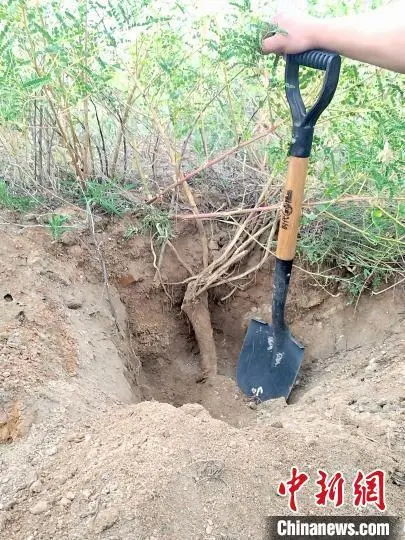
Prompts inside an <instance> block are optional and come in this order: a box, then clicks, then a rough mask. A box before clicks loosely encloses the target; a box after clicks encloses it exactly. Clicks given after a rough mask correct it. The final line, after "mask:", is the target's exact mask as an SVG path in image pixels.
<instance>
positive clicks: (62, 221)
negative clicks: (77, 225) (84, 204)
mask: <svg viewBox="0 0 405 540" xmlns="http://www.w3.org/2000/svg"><path fill="white" fill-rule="evenodd" d="M68 220H69V218H68V216H64V215H61V214H52V215H51V216H50V217H49V219H48V223H47V227H48V230H49V232H50V234H51V236H52V238H53V239H54V240H55V242H59V240H60V239H61V238H62V236H63V234H64V233H65V232H67V231H68V230H69V229H70V228H71V227H69V226H67V225H66V222H67V221H68Z"/></svg>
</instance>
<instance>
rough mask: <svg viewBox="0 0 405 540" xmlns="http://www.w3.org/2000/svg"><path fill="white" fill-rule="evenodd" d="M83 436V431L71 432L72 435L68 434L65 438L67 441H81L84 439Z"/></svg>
mask: <svg viewBox="0 0 405 540" xmlns="http://www.w3.org/2000/svg"><path fill="white" fill-rule="evenodd" d="M84 437H85V435H84V433H72V435H69V437H68V438H67V440H68V442H74V443H81V442H82V441H84Z"/></svg>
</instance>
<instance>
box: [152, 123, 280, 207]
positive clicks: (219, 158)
mask: <svg viewBox="0 0 405 540" xmlns="http://www.w3.org/2000/svg"><path fill="white" fill-rule="evenodd" d="M279 126H280V124H277V125H275V126H272V127H271V129H268V130H266V131H265V132H263V133H260V134H259V135H256V136H255V137H252V138H251V139H249V140H247V141H244V142H242V143H240V144H238V145H237V146H234V147H233V148H231V149H230V150H227V151H226V152H224V153H223V154H220V155H219V156H217V157H216V158H214V159H212V160H210V161H207V162H205V163H204V164H203V165H201V166H200V167H198V168H197V169H194V170H193V171H191V172H189V173H187V174H185V175H182V176H181V178H180V179H179V180H177V181H176V182H174V183H173V184H171V185H170V186H169V187H167V188H165V189H164V190H162V191H161V192H160V193H159V195H156V196H155V197H153V198H152V199H149V200H148V201H147V202H146V204H153V203H155V202H156V201H157V200H159V199H161V198H162V197H163V196H164V195H165V194H166V193H168V192H169V191H171V190H172V189H174V188H176V187H177V186H180V185H181V184H183V183H184V182H188V181H189V180H191V179H192V178H194V177H195V176H197V175H198V174H200V172H202V171H205V170H206V169H209V168H211V167H213V166H214V165H216V164H217V163H219V162H220V161H223V160H224V159H226V158H227V157H229V156H231V155H232V154H235V153H236V152H239V150H241V149H242V148H245V147H246V146H249V145H250V144H253V143H255V142H257V141H260V140H261V139H263V138H264V137H267V136H268V135H271V134H272V133H274V131H275V130H276V129H277V128H278V127H279Z"/></svg>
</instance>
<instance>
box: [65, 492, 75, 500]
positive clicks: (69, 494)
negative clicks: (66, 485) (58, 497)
mask: <svg viewBox="0 0 405 540" xmlns="http://www.w3.org/2000/svg"><path fill="white" fill-rule="evenodd" d="M65 497H66V498H67V499H69V501H73V500H74V498H75V497H76V495H75V494H74V493H73V492H72V491H68V492H67V493H66V495H65Z"/></svg>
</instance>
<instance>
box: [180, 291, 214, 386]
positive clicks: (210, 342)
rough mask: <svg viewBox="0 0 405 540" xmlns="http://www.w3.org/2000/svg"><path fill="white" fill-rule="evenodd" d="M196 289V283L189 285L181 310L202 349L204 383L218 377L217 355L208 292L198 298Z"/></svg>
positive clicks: (202, 377) (201, 363)
mask: <svg viewBox="0 0 405 540" xmlns="http://www.w3.org/2000/svg"><path fill="white" fill-rule="evenodd" d="M195 287H196V282H195V281H193V282H191V283H189V285H188V287H187V290H186V293H185V295H184V299H183V305H182V306H181V309H182V310H183V311H184V313H185V314H186V315H187V317H188V318H189V320H190V322H191V324H192V326H193V329H194V333H195V337H196V340H197V343H198V346H199V348H200V365H201V378H200V381H203V380H205V379H208V378H210V377H215V376H216V375H217V373H218V367H217V353H216V347H215V341H214V332H213V329H212V324H211V315H210V310H209V306H208V292H204V293H202V294H200V295H199V296H198V297H196V295H195Z"/></svg>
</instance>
